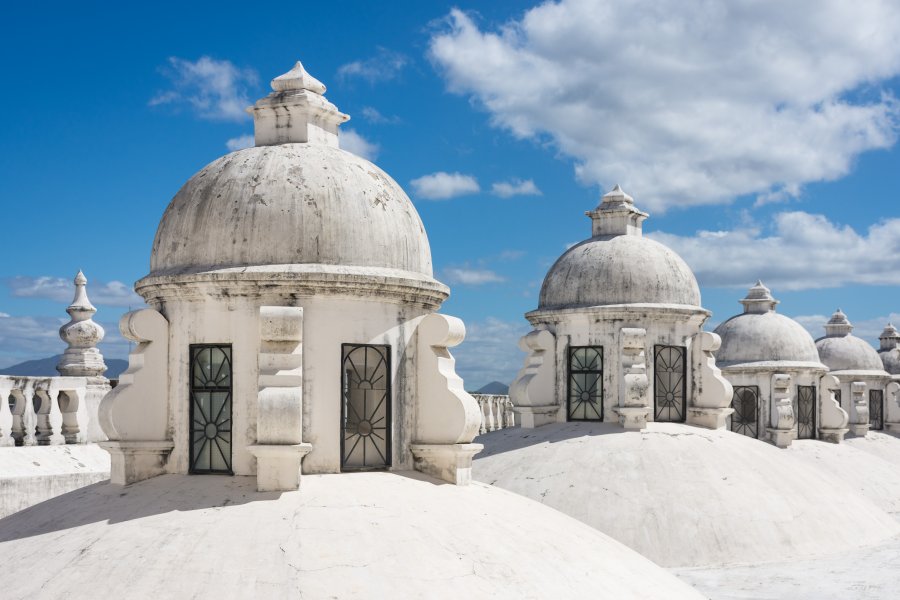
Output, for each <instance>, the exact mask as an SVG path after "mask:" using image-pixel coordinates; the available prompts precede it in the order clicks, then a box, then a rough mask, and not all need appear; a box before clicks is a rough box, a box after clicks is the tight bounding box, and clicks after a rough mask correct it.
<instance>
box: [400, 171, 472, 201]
mask: <svg viewBox="0 0 900 600" xmlns="http://www.w3.org/2000/svg"><path fill="white" fill-rule="evenodd" d="M409 184H410V185H411V186H412V188H413V193H414V195H415V196H416V197H417V198H422V199H424V200H447V199H449V198H455V197H457V196H464V195H466V194H475V193H477V192H479V191H480V190H481V188H480V187H479V185H478V182H477V181H476V180H475V178H474V177H472V176H471V175H463V174H462V173H446V172H444V171H438V172H437V173H431V174H430V175H423V176H422V177H419V178H418V179H413V180H412V181H410V182H409Z"/></svg>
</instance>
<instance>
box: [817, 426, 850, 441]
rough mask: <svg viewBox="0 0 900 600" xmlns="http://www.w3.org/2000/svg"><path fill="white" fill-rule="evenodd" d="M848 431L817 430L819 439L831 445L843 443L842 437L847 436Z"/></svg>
mask: <svg viewBox="0 0 900 600" xmlns="http://www.w3.org/2000/svg"><path fill="white" fill-rule="evenodd" d="M847 431H849V430H848V429H823V428H821V427H820V428H819V439H820V440H822V441H823V442H829V443H831V444H840V443H841V442H843V441H844V436H845V435H847Z"/></svg>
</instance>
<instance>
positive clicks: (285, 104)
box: [247, 61, 350, 148]
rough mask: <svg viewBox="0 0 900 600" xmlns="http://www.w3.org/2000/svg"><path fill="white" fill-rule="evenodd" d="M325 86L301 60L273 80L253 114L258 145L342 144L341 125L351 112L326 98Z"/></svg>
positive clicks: (251, 111)
mask: <svg viewBox="0 0 900 600" xmlns="http://www.w3.org/2000/svg"><path fill="white" fill-rule="evenodd" d="M324 93H325V86H324V85H323V84H322V82H321V81H319V80H318V79H316V78H315V77H313V76H312V75H310V74H309V73H307V72H306V69H304V68H303V65H302V64H301V63H300V62H299V61H297V63H296V64H295V65H294V67H293V68H292V69H291V70H290V71H288V72H287V73H285V74H284V75H279V76H278V77H276V78H275V79H273V80H272V93H270V94H269V95H268V96H266V97H265V98H261V99H259V100H257V101H256V104H254V105H253V106H251V107H248V108H247V112H248V113H250V114H251V115H252V116H253V129H254V140H255V143H256V145H257V146H274V145H278V144H320V145H324V146H331V147H333V148H337V147H338V126H339V125H340V124H341V123H344V122H345V121H347V120H348V119H350V117H349V116H347V115H345V114H344V113H342V112H341V111H339V110H338V108H337V107H336V106H335V105H334V104H332V103H331V102H329V101H328V100H326V99H325V97H324V96H323V94H324Z"/></svg>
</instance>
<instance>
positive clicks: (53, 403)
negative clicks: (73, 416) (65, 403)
mask: <svg viewBox="0 0 900 600" xmlns="http://www.w3.org/2000/svg"><path fill="white" fill-rule="evenodd" d="M47 398H48V404H49V405H50V408H49V413H48V418H47V422H48V424H49V425H50V437H49V438H48V440H47V442H48V443H49V444H50V445H51V446H57V445H60V444H65V443H66V438H65V437H64V436H63V434H62V426H63V416H62V411H60V409H59V390H51V391H50V392H48V394H47Z"/></svg>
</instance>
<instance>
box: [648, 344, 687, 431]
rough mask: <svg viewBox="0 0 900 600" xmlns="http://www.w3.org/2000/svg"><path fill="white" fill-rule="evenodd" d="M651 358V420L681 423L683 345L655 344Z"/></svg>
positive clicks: (684, 396) (683, 397) (683, 393)
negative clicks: (652, 409) (652, 372)
mask: <svg viewBox="0 0 900 600" xmlns="http://www.w3.org/2000/svg"><path fill="white" fill-rule="evenodd" d="M653 354H654V359H653V364H654V367H653V371H654V377H653V382H654V385H653V404H654V411H653V420H654V421H670V422H675V423H683V422H684V420H685V416H686V410H685V408H686V407H685V399H686V397H687V387H686V381H685V375H686V369H687V365H686V364H685V361H684V355H685V348H684V347H683V346H656V348H655V350H654V353H653Z"/></svg>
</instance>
